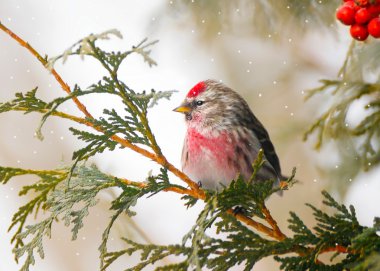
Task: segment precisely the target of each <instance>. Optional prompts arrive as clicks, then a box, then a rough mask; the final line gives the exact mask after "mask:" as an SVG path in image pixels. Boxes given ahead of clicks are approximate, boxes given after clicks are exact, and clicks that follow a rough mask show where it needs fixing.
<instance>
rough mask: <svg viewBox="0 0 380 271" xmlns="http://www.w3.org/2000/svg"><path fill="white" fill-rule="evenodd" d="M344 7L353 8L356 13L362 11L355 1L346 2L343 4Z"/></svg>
mask: <svg viewBox="0 0 380 271" xmlns="http://www.w3.org/2000/svg"><path fill="white" fill-rule="evenodd" d="M343 6H349V7H351V8H353V9H354V10H355V11H358V10H359V9H360V7H359V6H358V5H357V4H356V3H355V1H353V0H349V1H347V2H345V3H344V4H343Z"/></svg>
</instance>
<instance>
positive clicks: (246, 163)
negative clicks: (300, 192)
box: [174, 80, 282, 190]
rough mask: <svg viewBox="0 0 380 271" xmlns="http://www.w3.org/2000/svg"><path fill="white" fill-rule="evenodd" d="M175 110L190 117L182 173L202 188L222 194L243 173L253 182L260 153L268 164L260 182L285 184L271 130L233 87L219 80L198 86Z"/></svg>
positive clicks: (257, 177)
mask: <svg viewBox="0 0 380 271" xmlns="http://www.w3.org/2000/svg"><path fill="white" fill-rule="evenodd" d="M174 111H176V112H180V113H183V114H184V115H185V120H186V126H187V131H186V136H185V140H184V144H183V149H182V159H181V161H182V170H183V172H184V173H186V174H187V175H188V176H189V177H190V178H192V179H193V180H195V181H197V182H198V183H200V184H201V185H202V187H203V188H206V189H212V190H220V189H221V188H222V187H223V186H228V185H229V184H230V183H231V181H232V180H233V179H236V177H237V176H238V174H241V176H242V177H243V178H244V179H245V180H249V179H250V177H251V175H252V173H253V167H252V163H253V162H254V160H255V159H256V158H257V155H258V152H259V151H260V149H262V150H263V154H264V157H263V158H264V164H263V166H262V167H261V168H260V170H259V171H258V173H257V175H256V178H255V181H264V180H269V179H272V180H274V181H275V182H276V183H278V182H279V181H280V178H281V176H282V175H281V168H280V162H279V159H278V157H277V154H276V151H275V149H274V146H273V144H272V142H271V140H270V138H269V135H268V132H267V131H266V129H265V128H264V126H263V125H262V124H261V122H260V121H259V120H258V119H257V118H256V117H255V115H254V114H253V113H252V111H251V110H250V108H249V106H248V104H247V102H246V101H245V100H244V99H243V98H242V97H241V96H240V95H239V94H238V93H236V92H235V91H233V90H232V89H231V88H229V87H227V86H226V85H224V84H222V83H220V82H217V81H215V80H206V81H202V82H199V83H198V84H196V85H195V86H194V87H193V88H192V89H190V91H189V92H188V93H187V96H186V98H185V100H184V101H183V103H182V104H181V105H180V106H179V107H177V108H175V109H174Z"/></svg>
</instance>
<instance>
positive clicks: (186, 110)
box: [173, 104, 191, 113]
mask: <svg viewBox="0 0 380 271" xmlns="http://www.w3.org/2000/svg"><path fill="white" fill-rule="evenodd" d="M173 111H174V112H179V113H189V112H190V111H191V107H190V106H188V105H183V104H182V105H180V106H178V107H176V108H174V109H173Z"/></svg>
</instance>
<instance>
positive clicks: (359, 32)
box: [350, 24, 368, 41]
mask: <svg viewBox="0 0 380 271" xmlns="http://www.w3.org/2000/svg"><path fill="white" fill-rule="evenodd" d="M350 33H351V36H352V37H353V38H354V39H356V40H360V41H363V40H366V39H367V37H368V30H367V27H366V26H364V25H361V24H354V25H352V26H351V28H350Z"/></svg>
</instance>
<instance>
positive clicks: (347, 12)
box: [336, 6, 355, 25]
mask: <svg viewBox="0 0 380 271" xmlns="http://www.w3.org/2000/svg"><path fill="white" fill-rule="evenodd" d="M336 18H337V19H338V20H339V21H341V22H342V24H345V25H352V24H354V23H355V10H354V9H353V8H351V7H349V6H341V7H340V8H339V9H338V10H337V12H336Z"/></svg>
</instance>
